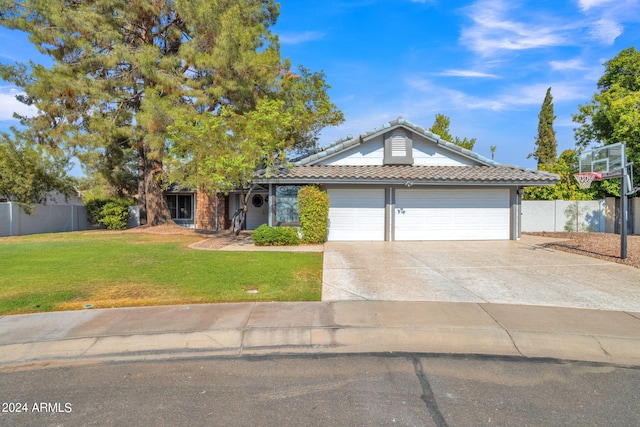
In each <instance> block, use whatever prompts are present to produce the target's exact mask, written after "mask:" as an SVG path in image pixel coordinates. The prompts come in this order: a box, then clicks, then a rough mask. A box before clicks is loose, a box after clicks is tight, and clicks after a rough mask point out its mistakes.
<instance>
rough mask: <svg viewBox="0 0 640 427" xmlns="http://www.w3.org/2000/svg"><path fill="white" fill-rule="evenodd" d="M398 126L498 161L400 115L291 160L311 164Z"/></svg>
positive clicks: (471, 154) (480, 158) (459, 150)
mask: <svg viewBox="0 0 640 427" xmlns="http://www.w3.org/2000/svg"><path fill="white" fill-rule="evenodd" d="M398 126H404V127H407V128H410V129H411V130H413V131H414V132H416V133H417V134H420V135H422V136H424V137H426V138H428V139H429V140H431V141H433V142H434V143H436V144H437V145H438V146H440V147H444V148H445V149H447V150H450V151H454V152H457V153H458V154H460V155H462V156H465V157H468V158H471V159H474V160H476V161H478V162H480V163H483V164H487V165H497V164H498V163H496V162H494V161H493V160H491V159H488V158H486V157H484V156H481V155H480V154H478V153H475V152H473V151H470V150H467V149H465V148H462V147H460V146H459V145H456V144H454V143H452V142H449V141H446V140H444V139H442V138H440V135H438V134H435V133H433V132H430V131H428V130H426V129H425V128H423V127H422V126H418V125H416V124H415V123H412V122H410V121H409V120H405V119H403V118H402V117H398V118H397V119H395V120H391V121H390V122H389V123H385V124H384V125H382V126H379V127H377V128H374V129H371V130H369V131H367V132H365V133H363V134H361V135H360V136H358V137H356V138H354V137H353V135H347V136H345V137H343V138H340V139H338V140H336V141H334V142H332V143H330V144H327V145H323V146H322V147H319V148H317V149H316V150H315V151H314V152H313V153H312V154H311V155H307V156H305V157H300V158H297V159H294V160H292V161H291V163H293V164H294V165H296V166H302V165H307V164H313V163H315V162H317V161H319V160H322V159H323V158H325V157H329V156H331V155H333V154H336V153H339V152H342V151H344V150H346V149H348V148H350V147H353V146H355V145H358V144H362V143H363V142H365V141H366V140H368V139H369V138H371V137H373V136H375V135H378V134H380V133H384V132H388V131H389V130H391V129H393V128H396V127H398Z"/></svg>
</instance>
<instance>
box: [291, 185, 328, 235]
mask: <svg viewBox="0 0 640 427" xmlns="http://www.w3.org/2000/svg"><path fill="white" fill-rule="evenodd" d="M298 214H299V215H300V225H301V226H302V228H301V232H302V241H303V242H305V243H323V242H324V241H325V239H326V238H327V229H328V223H329V195H328V194H327V192H326V191H323V190H321V189H320V188H318V187H316V186H312V185H310V186H306V187H303V188H301V189H300V190H299V191H298Z"/></svg>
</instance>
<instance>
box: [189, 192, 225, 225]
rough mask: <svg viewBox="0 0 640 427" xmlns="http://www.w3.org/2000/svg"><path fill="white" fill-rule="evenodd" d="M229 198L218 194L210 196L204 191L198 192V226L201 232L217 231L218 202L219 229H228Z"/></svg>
mask: <svg viewBox="0 0 640 427" xmlns="http://www.w3.org/2000/svg"><path fill="white" fill-rule="evenodd" d="M227 200H228V196H225V195H224V194H217V197H216V196H210V195H209V194H207V193H205V192H204V191H201V190H197V191H196V226H197V227H198V228H199V229H201V230H210V231H213V230H215V229H216V201H217V203H218V228H219V229H220V230H224V229H226V228H228V226H227V220H226V219H227V217H228V216H229V215H228V213H229V204H228V203H227Z"/></svg>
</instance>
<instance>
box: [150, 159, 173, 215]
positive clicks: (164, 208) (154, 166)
mask: <svg viewBox="0 0 640 427" xmlns="http://www.w3.org/2000/svg"><path fill="white" fill-rule="evenodd" d="M145 164H146V174H145V184H146V185H145V187H146V199H147V224H149V225H152V226H154V225H163V224H173V220H172V219H171V212H170V211H169V204H168V203H167V199H166V197H165V196H164V191H162V185H161V182H162V181H161V179H160V178H161V177H162V162H161V161H159V160H155V159H152V158H150V156H147V157H146V159H145Z"/></svg>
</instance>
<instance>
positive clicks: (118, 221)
mask: <svg viewBox="0 0 640 427" xmlns="http://www.w3.org/2000/svg"><path fill="white" fill-rule="evenodd" d="M100 213H101V216H102V218H100V219H99V220H98V221H100V223H101V224H103V225H104V226H105V227H107V228H108V229H109V230H124V229H125V228H127V221H128V220H129V206H128V203H127V204H126V205H125V204H124V203H122V202H120V201H118V202H109V203H107V204H106V205H104V207H103V208H102V211H101V212H100Z"/></svg>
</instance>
